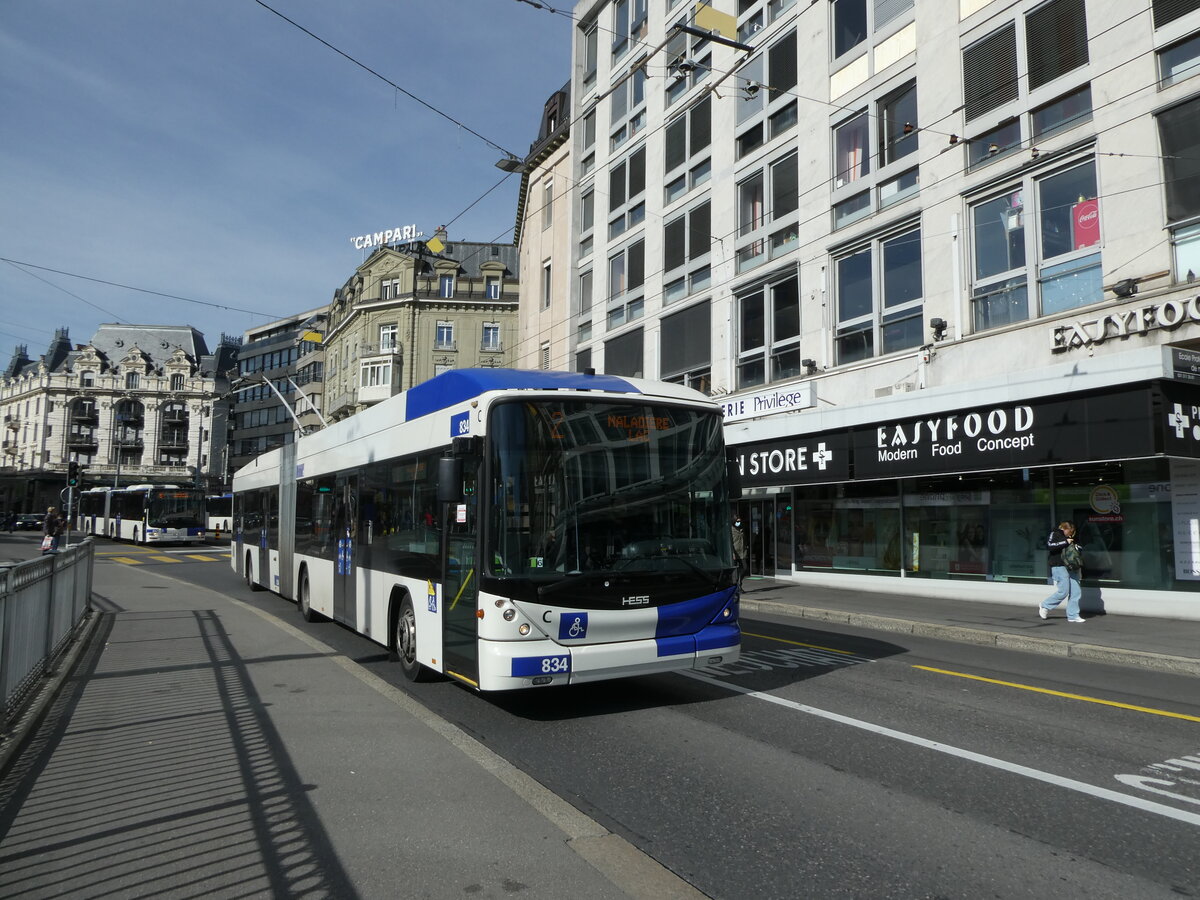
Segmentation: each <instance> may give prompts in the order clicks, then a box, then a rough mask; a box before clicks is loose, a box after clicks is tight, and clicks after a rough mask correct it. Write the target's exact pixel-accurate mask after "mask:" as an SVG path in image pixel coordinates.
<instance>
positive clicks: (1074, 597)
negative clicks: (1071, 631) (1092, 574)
mask: <svg viewBox="0 0 1200 900" xmlns="http://www.w3.org/2000/svg"><path fill="white" fill-rule="evenodd" d="M1046 549H1047V550H1049V551H1050V558H1049V560H1048V562H1049V564H1050V577H1051V578H1052V579H1054V593H1053V594H1051V595H1050V596H1049V597H1047V598H1046V599H1045V600H1043V601H1042V602H1041V603H1040V604H1039V605H1038V615H1039V616H1041V617H1042V618H1043V619H1044V618H1046V617H1047V616H1048V615H1049V614H1050V610H1052V609H1054V607H1056V606H1058V604H1060V603H1062V602H1063V600H1066V601H1067V621H1068V622H1075V623H1076V624H1079V623H1082V622H1086V621H1087V620H1086V619H1085V618H1083V616H1081V615H1079V599H1080V597H1082V596H1083V591H1082V589H1081V588H1080V586H1079V578H1080V575H1081V574H1082V572H1083V566H1082V556H1081V553H1080V548H1079V545H1078V544H1076V543H1075V526H1074V525H1072V524H1071V523H1070V522H1059V523H1058V527H1057V528H1055V529H1054V530H1053V531H1052V532H1050V536H1049V537H1048V538H1046Z"/></svg>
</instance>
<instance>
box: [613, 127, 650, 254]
mask: <svg viewBox="0 0 1200 900" xmlns="http://www.w3.org/2000/svg"><path fill="white" fill-rule="evenodd" d="M645 193H646V148H645V147H640V148H638V149H637V150H635V151H634V152H633V153H631V154H630V155H629V156H628V157H627V158H626V159H623V160H621V162H619V163H617V164H616V165H615V166H613V167H612V168H611V169H610V170H609V173H608V210H609V221H608V237H609V240H612V239H613V238H615V237H619V236H620V235H622V234H624V233H625V232H626V231H628V230H629V229H630V228H632V227H634V226H635V225H637V224H639V223H640V222H642V221H643V220H644V219H645V218H646V203H645V197H644V195H645Z"/></svg>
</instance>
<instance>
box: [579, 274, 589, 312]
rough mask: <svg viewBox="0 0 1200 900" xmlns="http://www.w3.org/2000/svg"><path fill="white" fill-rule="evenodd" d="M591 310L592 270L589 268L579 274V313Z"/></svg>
mask: <svg viewBox="0 0 1200 900" xmlns="http://www.w3.org/2000/svg"><path fill="white" fill-rule="evenodd" d="M591 311H592V271H591V269H589V270H588V271H586V272H583V273H582V274H580V276H579V314H580V315H581V316H584V315H587V314H588V313H590V312H591Z"/></svg>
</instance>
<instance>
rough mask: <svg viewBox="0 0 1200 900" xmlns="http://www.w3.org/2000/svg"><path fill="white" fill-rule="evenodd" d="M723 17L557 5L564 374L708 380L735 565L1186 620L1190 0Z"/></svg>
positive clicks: (1191, 297)
mask: <svg viewBox="0 0 1200 900" xmlns="http://www.w3.org/2000/svg"><path fill="white" fill-rule="evenodd" d="M714 6H715V7H716V9H715V11H714V10H712V9H709V8H705V7H702V6H695V7H693V6H691V5H688V4H684V3H682V2H678V0H602V2H591V0H587V2H581V3H579V4H577V5H576V7H575V17H576V19H577V22H578V23H579V24H578V27H577V28H576V30H575V37H574V68H573V72H572V82H571V84H572V92H573V98H572V105H573V109H574V110H575V113H574V116H573V125H572V133H571V156H572V169H573V175H572V178H573V180H574V182H575V187H574V190H573V209H574V212H573V219H572V224H573V230H574V234H573V237H572V252H571V265H572V271H573V284H572V299H571V303H572V307H571V316H572V329H571V334H572V342H573V346H572V355H573V363H574V366H575V367H576V368H584V367H588V366H591V367H595V368H596V369H597V370H599V371H604V372H608V373H612V374H627V375H644V376H646V377H651V378H661V379H664V380H669V381H676V382H682V383H686V384H692V385H695V386H697V387H699V388H701V389H702V390H706V391H708V392H710V393H712V394H714V395H717V396H720V397H721V398H722V399H723V402H724V403H725V405H726V422H727V427H726V436H727V440H728V442H729V443H730V444H731V445H733V446H734V448H735V449H736V450H737V452H738V455H739V458H740V462H741V465H742V469H743V473H744V479H745V484H746V486H747V489H748V496H747V497H746V498H745V499H744V500H743V501H742V507H743V508H742V510H741V512H742V518H743V520H744V521H745V522H747V523H748V529H749V532H750V533H749V535H748V536H749V539H750V545H751V548H752V552H753V556H754V559H753V563H752V566H753V571H754V572H755V573H756V574H765V575H776V576H780V577H787V578H796V579H801V580H804V579H807V580H810V581H829V580H832V581H834V582H835V583H839V584H843V585H848V584H849V585H856V586H859V587H861V588H863V589H869V590H884V591H887V590H893V591H904V590H908V589H911V588H912V585H911V583H909V582H908V581H907V580H908V579H912V578H917V579H922V584H921V590H923V591H934V592H937V591H944V592H945V593H946V594H947V595H950V596H964V595H968V596H972V597H979V598H986V599H995V600H1011V601H1012V602H1020V603H1032V602H1036V599H1037V598H1038V597H1039V596H1044V595H1045V592H1046V587H1045V581H1046V553H1045V549H1044V539H1045V535H1046V533H1048V532H1049V530H1050V528H1051V527H1052V526H1053V525H1054V524H1055V523H1056V522H1058V521H1060V520H1064V519H1070V520H1073V521H1075V522H1076V524H1077V525H1078V527H1079V528H1080V531H1081V532H1082V534H1083V540H1084V543H1085V545H1086V549H1087V553H1086V559H1085V564H1086V575H1085V587H1086V589H1085V608H1086V607H1087V606H1088V605H1091V606H1092V607H1093V608H1095V607H1099V606H1103V607H1106V608H1107V609H1108V610H1110V611H1120V612H1123V611H1141V610H1145V611H1153V612H1155V613H1156V614H1167V615H1175V614H1177V615H1186V616H1189V617H1195V616H1200V596H1197V593H1196V592H1197V589H1200V545H1198V543H1197V539H1196V538H1195V537H1194V536H1193V535H1194V534H1195V532H1196V531H1197V528H1196V522H1197V517H1198V516H1200V499H1198V498H1200V471H1198V470H1197V463H1196V459H1197V457H1200V427H1197V426H1198V423H1200V391H1198V389H1197V387H1196V386H1195V385H1194V384H1193V379H1194V378H1195V377H1196V376H1195V374H1194V372H1193V370H1192V367H1193V365H1194V363H1193V359H1194V357H1193V352H1192V348H1194V347H1197V346H1198V341H1200V297H1198V294H1197V289H1196V286H1195V284H1194V283H1193V282H1194V280H1195V277H1196V273H1197V272H1200V191H1197V190H1196V185H1197V184H1198V183H1200V163H1198V162H1197V161H1196V160H1197V159H1200V147H1197V144H1198V143H1200V78H1196V77H1194V76H1195V75H1197V74H1200V0H1152V2H1150V3H1149V4H1139V5H1137V6H1136V7H1131V6H1130V5H1129V4H1126V3H1120V2H1117V0H1017V2H1011V0H1005V2H1000V0H992V2H987V0H922V2H921V3H915V2H913V0H834V2H831V3H820V4H814V3H805V2H795V0H791V2H789V0H736V2H735V0H725V2H717V3H715V4H714ZM714 12H715V14H714ZM677 25H683V26H686V27H689V28H693V29H698V30H699V32H701V33H704V32H709V31H711V30H712V29H714V28H716V29H719V30H720V32H721V40H719V41H718V40H710V39H706V38H704V37H703V36H697V35H696V34H695V33H689V32H687V31H683V30H680V29H677V28H676V26H677ZM906 585H907V586H906Z"/></svg>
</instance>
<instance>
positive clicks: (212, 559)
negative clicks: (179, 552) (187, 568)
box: [184, 553, 217, 562]
mask: <svg viewBox="0 0 1200 900" xmlns="http://www.w3.org/2000/svg"><path fill="white" fill-rule="evenodd" d="M184 556H186V557H187V558H188V559H198V560H200V562H217V558H216V557H215V556H202V555H201V554H199V553H185V554H184Z"/></svg>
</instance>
